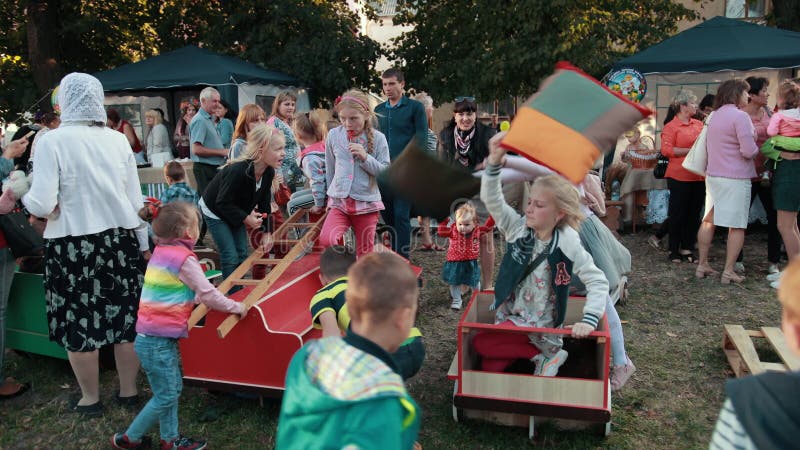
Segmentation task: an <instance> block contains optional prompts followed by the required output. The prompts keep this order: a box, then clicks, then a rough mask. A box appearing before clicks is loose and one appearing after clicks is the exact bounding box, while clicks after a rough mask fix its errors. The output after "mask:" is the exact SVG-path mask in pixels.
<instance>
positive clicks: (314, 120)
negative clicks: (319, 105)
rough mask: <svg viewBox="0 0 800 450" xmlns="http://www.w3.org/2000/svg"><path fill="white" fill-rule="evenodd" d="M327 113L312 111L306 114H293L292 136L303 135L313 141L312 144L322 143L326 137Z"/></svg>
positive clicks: (317, 110)
mask: <svg viewBox="0 0 800 450" xmlns="http://www.w3.org/2000/svg"><path fill="white" fill-rule="evenodd" d="M328 117H329V115H328V111H326V110H324V109H314V110H311V111H309V112H307V113H300V114H295V116H294V134H295V136H298V135H300V134H303V135H305V136H308V137H310V138H313V139H314V142H320V141H324V140H325V137H326V136H327V135H328V125H327V121H328Z"/></svg>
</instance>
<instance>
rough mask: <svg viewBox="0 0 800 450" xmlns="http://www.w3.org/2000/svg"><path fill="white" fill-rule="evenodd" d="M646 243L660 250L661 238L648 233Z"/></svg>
mask: <svg viewBox="0 0 800 450" xmlns="http://www.w3.org/2000/svg"><path fill="white" fill-rule="evenodd" d="M647 243H648V244H650V247H653V248H654V249H656V250H661V239H659V238H657V237H656V236H655V235H650V237H649V238H647Z"/></svg>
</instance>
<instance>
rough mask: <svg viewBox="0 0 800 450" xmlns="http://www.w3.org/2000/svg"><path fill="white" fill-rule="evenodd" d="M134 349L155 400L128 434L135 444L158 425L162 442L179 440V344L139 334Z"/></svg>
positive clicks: (141, 412) (134, 421) (139, 415)
mask: <svg viewBox="0 0 800 450" xmlns="http://www.w3.org/2000/svg"><path fill="white" fill-rule="evenodd" d="M133 348H134V349H135V350H136V355H137V356H138V357H139V361H141V362H142V369H144V373H145V374H147V381H149V382H150V389H151V390H152V391H153V397H152V398H151V399H150V401H148V402H147V404H146V405H144V408H143V409H142V410H141V411H140V412H139V414H138V415H137V416H136V418H135V419H133V423H131V425H130V426H129V427H128V430H127V431H126V432H125V434H127V435H128V438H130V439H131V440H132V441H140V440H141V439H142V436H144V434H145V433H147V431H148V430H150V428H152V427H153V425H155V423H156V422H158V424H159V429H160V432H161V439H163V440H165V441H171V440H173V439H175V438H177V437H178V399H180V396H181V391H182V390H183V380H182V378H181V362H180V355H179V354H178V340H177V339H172V338H165V337H158V336H146V335H143V334H139V335H137V336H136V341H135V342H134V344H133Z"/></svg>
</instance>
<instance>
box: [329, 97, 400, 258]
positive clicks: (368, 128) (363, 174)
mask: <svg viewBox="0 0 800 450" xmlns="http://www.w3.org/2000/svg"><path fill="white" fill-rule="evenodd" d="M334 108H335V110H336V112H337V113H338V114H339V120H340V121H341V122H342V125H341V126H338V127H336V128H334V129H333V130H331V132H330V133H329V134H328V139H327V140H326V141H325V182H326V183H327V185H328V207H329V212H328V217H327V218H326V219H325V224H324V225H323V226H322V231H320V236H319V240H320V244H321V245H322V246H323V247H329V246H331V245H334V244H337V243H338V242H339V240H340V239H341V238H342V236H343V235H344V233H345V232H346V231H347V229H348V228H349V227H350V226H352V227H353V231H354V232H355V235H356V254H357V255H358V256H359V257H360V256H362V255H364V254H366V253H369V252H371V251H372V249H373V247H374V245H375V226H376V225H377V223H378V212H379V211H381V210H382V209H383V202H381V193H380V191H378V183H377V181H376V179H375V177H377V176H378V174H379V173H380V172H381V171H382V170H384V169H385V168H386V167H388V166H389V145H388V144H387V142H386V136H384V135H383V133H381V132H380V131H378V130H375V129H373V128H372V117H373V113H372V110H370V108H369V98H368V97H367V96H366V94H364V93H363V92H361V91H358V90H354V89H353V90H349V91H347V92H345V93H344V94H343V95H342V96H341V97H340V99H339V102H338V103H337V104H336V106H335V107H334Z"/></svg>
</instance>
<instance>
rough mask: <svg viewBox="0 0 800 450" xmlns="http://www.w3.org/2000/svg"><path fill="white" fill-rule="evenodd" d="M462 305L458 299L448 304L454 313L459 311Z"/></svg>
mask: <svg viewBox="0 0 800 450" xmlns="http://www.w3.org/2000/svg"><path fill="white" fill-rule="evenodd" d="M462 304H463V302H462V301H461V299H460V298H454V299H453V302H452V303H450V308H451V309H455V310H456V311H460V310H461V305H462Z"/></svg>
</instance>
